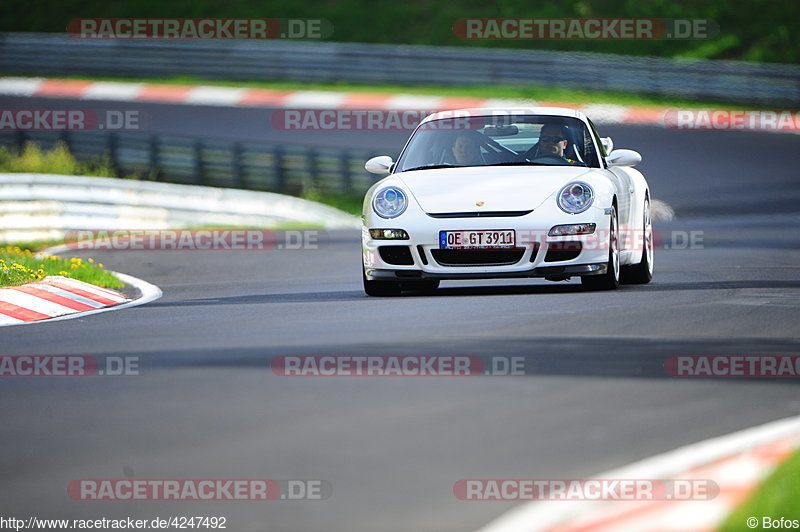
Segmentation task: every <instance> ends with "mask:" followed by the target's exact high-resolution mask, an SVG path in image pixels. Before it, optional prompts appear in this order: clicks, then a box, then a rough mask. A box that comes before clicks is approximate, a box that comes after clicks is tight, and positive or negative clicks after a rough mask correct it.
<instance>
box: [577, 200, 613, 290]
mask: <svg viewBox="0 0 800 532" xmlns="http://www.w3.org/2000/svg"><path fill="white" fill-rule="evenodd" d="M610 227H611V230H610V231H609V233H608V263H607V268H606V273H604V274H602V275H585V276H583V277H581V285H583V287H584V288H586V289H587V290H616V289H617V288H618V287H619V276H620V267H619V220H618V219H617V208H616V207H612V208H611V224H610Z"/></svg>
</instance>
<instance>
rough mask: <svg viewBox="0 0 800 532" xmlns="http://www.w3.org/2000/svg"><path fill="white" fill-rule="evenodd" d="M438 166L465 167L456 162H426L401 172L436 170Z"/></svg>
mask: <svg viewBox="0 0 800 532" xmlns="http://www.w3.org/2000/svg"><path fill="white" fill-rule="evenodd" d="M436 168H464V167H463V166H458V165H455V164H426V165H423V166H416V167H414V168H406V169H404V170H401V172H410V171H412V170H435V169H436Z"/></svg>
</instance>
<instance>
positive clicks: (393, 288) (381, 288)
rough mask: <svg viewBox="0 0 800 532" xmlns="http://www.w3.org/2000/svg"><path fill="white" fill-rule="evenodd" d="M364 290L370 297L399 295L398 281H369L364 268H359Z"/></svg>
mask: <svg viewBox="0 0 800 532" xmlns="http://www.w3.org/2000/svg"><path fill="white" fill-rule="evenodd" d="M361 280H362V281H363V283H364V292H365V293H366V294H367V295H368V296H372V297H394V296H399V295H400V283H398V282H395V281H370V280H369V279H367V275H366V274H365V273H364V270H363V269H362V270H361Z"/></svg>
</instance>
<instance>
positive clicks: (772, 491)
mask: <svg viewBox="0 0 800 532" xmlns="http://www.w3.org/2000/svg"><path fill="white" fill-rule="evenodd" d="M798 478H800V451H798V452H796V453H795V454H793V455H792V456H790V457H789V459H788V460H786V461H785V462H784V463H783V464H781V465H780V466H778V468H777V469H775V471H773V472H772V474H771V475H770V476H769V477H768V478H767V479H766V480H765V481H764V482H763V483H762V484H761V486H759V488H758V490H757V491H756V493H755V494H754V495H752V496H751V497H750V499H748V500H747V501H746V502H745V503H744V504H743V505H741V506H739V508H737V509H736V510H735V511H734V512H733V513H732V514H731V515H729V516H728V518H727V519H726V520H725V522H724V523H723V525H722V526H721V527H720V528H719V532H739V531H743V530H752V528H749V527H748V526H747V524H746V522H747V519H748V518H750V517H755V518H756V519H758V522H759V523H758V526H757V528H758V530H763V529H764V528H769V527H762V525H763V521H762V518H763V517H769V518H771V519H773V520H776V519H780V518H781V517H783V518H785V519H788V520H795V519H796V520H800V504H798V501H800V482H798ZM771 528H780V527H771ZM787 528H789V527H787ZM794 528H797V527H794Z"/></svg>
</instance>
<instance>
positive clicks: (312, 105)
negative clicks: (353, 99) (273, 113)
mask: <svg viewBox="0 0 800 532" xmlns="http://www.w3.org/2000/svg"><path fill="white" fill-rule="evenodd" d="M347 94H348V93H346V92H326V91H295V92H293V93H291V94H289V95H288V96H287V97H286V98H285V99H284V100H283V107H290V108H296V109H339V108H340V107H342V106H343V105H344V100H345V98H346V97H347Z"/></svg>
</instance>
